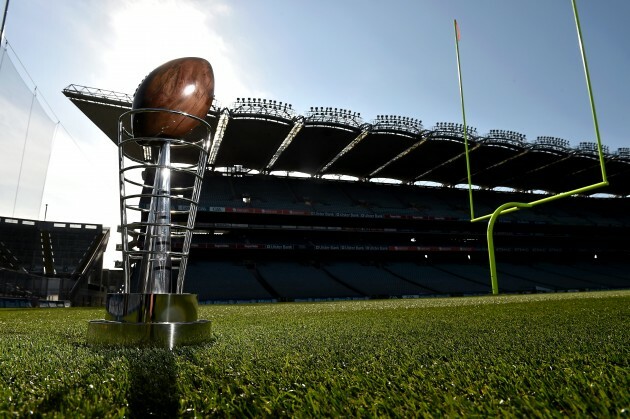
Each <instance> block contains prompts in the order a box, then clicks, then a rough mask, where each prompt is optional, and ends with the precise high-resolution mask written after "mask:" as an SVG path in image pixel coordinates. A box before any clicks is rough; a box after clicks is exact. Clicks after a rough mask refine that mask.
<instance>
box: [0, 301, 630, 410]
mask: <svg viewBox="0 0 630 419" xmlns="http://www.w3.org/2000/svg"><path fill="white" fill-rule="evenodd" d="M200 311H201V313H200V314H201V317H202V318H207V319H211V320H212V321H213V328H214V340H213V341H212V342H210V343H209V344H207V345H204V346H197V347H183V348H177V349H175V350H173V351H168V350H164V349H134V348H127V349H124V348H118V349H116V348H110V349H107V348H91V347H89V346H87V345H86V342H85V336H86V330H87V322H88V320H92V319H97V318H102V316H103V310H102V309H80V308H72V309H20V310H13V309H2V310H0V417H4V416H25V415H28V414H30V413H31V412H32V413H33V414H34V415H36V416H53V417H54V416H57V417H68V416H71V417H84V416H91V417H110V416H111V417H122V416H127V417H129V416H130V417H144V416H146V415H147V414H150V413H154V414H157V415H160V416H177V415H179V416H191V417H192V416H198V417H200V416H231V417H234V416H406V417H407V416H443V415H448V416H471V415H472V416H519V417H523V416H527V417H530V416H533V417H553V416H571V417H574V416H597V417H610V416H612V417H616V416H620V417H624V416H625V417H627V416H629V415H630V368H629V366H630V353H629V351H630V333H629V331H630V291H618V292H599V293H573V294H548V295H541V294H539V295H528V296H500V297H476V298H451V299H422V300H380V301H356V302H336V303H311V304H269V305H239V306H236V305H235V306H207V307H201V308H200Z"/></svg>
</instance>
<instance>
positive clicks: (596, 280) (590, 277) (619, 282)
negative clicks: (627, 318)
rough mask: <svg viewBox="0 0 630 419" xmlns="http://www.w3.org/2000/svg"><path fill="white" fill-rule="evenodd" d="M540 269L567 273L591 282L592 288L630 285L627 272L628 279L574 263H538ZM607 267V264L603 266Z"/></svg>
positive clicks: (580, 279)
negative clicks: (573, 264)
mask: <svg viewBox="0 0 630 419" xmlns="http://www.w3.org/2000/svg"><path fill="white" fill-rule="evenodd" d="M536 266H537V267H538V268H539V269H544V270H545V271H546V272H553V273H556V274H561V275H566V276H568V277H570V278H575V279H577V280H578V281H581V282H583V283H585V284H586V286H587V287H588V284H590V288H621V287H628V286H630V275H628V274H626V278H627V279H626V280H623V279H620V278H616V277H614V276H610V275H607V274H606V273H605V271H604V269H593V268H596V267H594V266H591V269H592V270H590V269H588V270H586V269H583V268H579V267H576V266H572V265H557V264H549V263H544V264H540V265H536ZM602 268H605V266H602Z"/></svg>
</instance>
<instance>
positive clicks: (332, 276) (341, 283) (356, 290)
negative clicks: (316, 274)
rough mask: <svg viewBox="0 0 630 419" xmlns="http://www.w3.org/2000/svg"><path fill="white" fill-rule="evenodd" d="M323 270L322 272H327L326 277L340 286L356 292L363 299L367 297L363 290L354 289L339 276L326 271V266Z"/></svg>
mask: <svg viewBox="0 0 630 419" xmlns="http://www.w3.org/2000/svg"><path fill="white" fill-rule="evenodd" d="M321 269H322V271H324V272H326V275H328V276H329V277H330V278H332V279H333V280H334V281H335V282H337V283H338V284H339V285H342V286H344V287H346V288H348V289H350V290H352V292H355V293H356V294H357V295H360V296H362V297H367V295H366V294H365V293H363V292H362V291H361V290H359V289H357V288H355V287H353V286H352V285H350V284H349V283H347V282H346V281H344V280H342V279H341V278H340V277H339V276H338V275H335V274H334V273H332V272H330V270H328V269H326V268H325V267H324V266H322V267H321Z"/></svg>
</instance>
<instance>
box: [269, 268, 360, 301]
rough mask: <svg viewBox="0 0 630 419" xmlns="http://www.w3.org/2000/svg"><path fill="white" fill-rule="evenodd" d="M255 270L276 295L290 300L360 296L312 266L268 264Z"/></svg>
mask: <svg viewBox="0 0 630 419" xmlns="http://www.w3.org/2000/svg"><path fill="white" fill-rule="evenodd" d="M257 269H258V272H259V273H260V274H261V275H262V277H263V278H265V280H266V281H267V282H268V283H269V285H271V287H272V288H273V289H274V290H275V291H276V292H278V294H280V295H281V296H282V297H284V298H287V299H290V300H299V299H324V298H333V299H334V298H356V297H361V296H362V295H361V294H359V293H357V292H355V291H352V290H351V289H350V288H348V287H345V286H343V285H342V284H340V283H339V282H337V281H335V280H333V279H332V278H331V277H330V276H328V275H327V274H326V272H324V271H322V270H319V269H317V268H315V267H313V266H307V265H301V264H297V263H290V262H270V263H264V264H259V265H258V266H257Z"/></svg>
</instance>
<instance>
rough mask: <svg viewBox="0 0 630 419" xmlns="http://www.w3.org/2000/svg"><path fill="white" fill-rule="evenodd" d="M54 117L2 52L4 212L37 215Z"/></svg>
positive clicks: (0, 187)
mask: <svg viewBox="0 0 630 419" xmlns="http://www.w3.org/2000/svg"><path fill="white" fill-rule="evenodd" d="M56 125H57V124H56V122H55V121H53V120H52V119H51V118H50V117H49V116H48V114H47V113H46V110H45V109H44V107H43V105H42V103H41V102H40V100H39V98H38V96H37V90H36V89H35V90H34V91H32V90H31V89H30V88H29V87H28V85H27V84H26V83H25V82H24V80H23V79H22V77H21V75H20V73H19V72H18V70H17V68H16V66H15V65H14V64H13V61H12V59H11V57H10V55H9V54H8V53H7V50H6V48H3V49H2V50H1V52H0V150H1V152H0V214H2V215H8V216H12V217H19V218H31V219H37V218H38V217H39V214H40V208H41V201H42V194H43V191H44V185H45V182H46V173H47V171H48V162H49V159H50V153H51V150H52V143H53V138H54V136H55V128H56Z"/></svg>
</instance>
